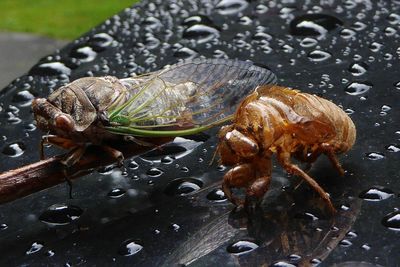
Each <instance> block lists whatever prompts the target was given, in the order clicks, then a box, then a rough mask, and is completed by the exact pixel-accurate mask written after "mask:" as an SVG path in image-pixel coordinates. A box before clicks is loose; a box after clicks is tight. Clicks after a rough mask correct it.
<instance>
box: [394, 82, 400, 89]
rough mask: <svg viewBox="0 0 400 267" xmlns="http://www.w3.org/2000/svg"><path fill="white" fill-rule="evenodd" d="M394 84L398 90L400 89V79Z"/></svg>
mask: <svg viewBox="0 0 400 267" xmlns="http://www.w3.org/2000/svg"><path fill="white" fill-rule="evenodd" d="M394 86H395V87H396V89H397V90H400V81H398V82H395V83H394Z"/></svg>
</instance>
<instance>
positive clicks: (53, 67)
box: [29, 62, 71, 76]
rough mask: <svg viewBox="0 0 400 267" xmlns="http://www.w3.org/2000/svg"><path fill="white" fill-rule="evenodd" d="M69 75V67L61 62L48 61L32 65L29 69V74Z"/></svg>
mask: <svg viewBox="0 0 400 267" xmlns="http://www.w3.org/2000/svg"><path fill="white" fill-rule="evenodd" d="M61 74H64V75H67V76H69V75H71V69H70V68H69V67H67V66H65V64H64V63H61V62H49V63H41V64H38V65H36V66H34V67H33V68H32V69H31V70H30V71H29V75H39V76H52V75H61Z"/></svg>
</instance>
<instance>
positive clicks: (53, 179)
mask: <svg viewBox="0 0 400 267" xmlns="http://www.w3.org/2000/svg"><path fill="white" fill-rule="evenodd" d="M170 141H172V138H156V139H151V140H149V142H151V143H152V144H154V147H148V146H140V145H137V144H134V143H129V144H127V143H117V144H112V146H113V147H114V148H116V149H118V150H119V151H121V152H122V153H123V154H124V156H125V158H129V157H132V156H134V155H139V154H142V153H144V152H146V151H149V150H151V149H153V148H155V147H157V146H161V145H163V144H165V143H167V142H170ZM63 156H64V155H61V156H56V157H52V158H48V159H46V160H41V161H39V162H35V163H32V164H29V165H26V166H23V167H20V168H17V169H14V170H10V171H6V172H3V173H0V204H2V203H6V202H10V201H13V200H16V199H18V198H21V197H24V196H27V195H30V194H32V193H35V192H38V191H40V190H43V189H46V188H49V187H51V186H54V185H57V184H60V183H63V182H65V181H66V176H65V166H64V165H63V164H61V162H60V161H61V159H62V158H63ZM113 162H115V159H114V158H112V157H110V155H107V154H106V153H105V152H104V150H101V148H99V147H96V146H92V147H89V148H88V150H87V151H86V153H85V155H84V156H83V157H82V159H81V160H80V161H79V162H78V163H77V164H75V165H74V166H73V167H72V168H70V169H68V173H69V174H70V173H72V176H69V177H68V178H69V179H75V178H78V177H80V176H83V175H84V174H87V173H89V172H90V171H91V170H93V169H94V168H99V167H101V166H105V165H108V164H112V163H113Z"/></svg>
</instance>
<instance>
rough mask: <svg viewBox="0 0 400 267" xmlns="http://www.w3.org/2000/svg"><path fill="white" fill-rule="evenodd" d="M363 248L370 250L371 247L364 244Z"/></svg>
mask: <svg viewBox="0 0 400 267" xmlns="http://www.w3.org/2000/svg"><path fill="white" fill-rule="evenodd" d="M361 248H362V249H364V250H370V249H371V246H370V245H368V244H364V245H362V246H361Z"/></svg>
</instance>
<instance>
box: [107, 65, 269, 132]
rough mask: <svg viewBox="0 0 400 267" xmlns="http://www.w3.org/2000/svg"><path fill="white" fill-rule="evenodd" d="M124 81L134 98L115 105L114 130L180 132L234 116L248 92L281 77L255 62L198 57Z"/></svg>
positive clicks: (110, 113) (196, 128) (112, 111)
mask: <svg viewBox="0 0 400 267" xmlns="http://www.w3.org/2000/svg"><path fill="white" fill-rule="evenodd" d="M121 82H122V83H123V84H124V86H125V87H127V88H128V91H129V97H128V100H127V101H126V102H125V103H124V104H122V105H119V106H117V107H113V108H112V109H111V110H109V119H110V122H111V123H112V125H113V126H112V127H108V130H109V131H112V132H114V133H121V134H132V135H139V136H141V135H143V136H176V135H184V134H192V133H195V132H198V131H203V130H205V129H207V128H210V127H212V126H214V125H217V124H219V123H222V122H224V121H226V120H229V119H230V118H231V117H232V115H233V114H234V112H235V111H236V108H237V106H238V104H239V103H240V102H241V101H242V99H243V98H244V97H245V96H247V95H248V94H249V93H251V92H252V91H253V90H254V89H255V88H256V87H257V86H259V85H265V84H271V83H275V82H276V76H275V75H274V74H273V73H272V72H271V71H270V70H268V69H265V68H261V67H258V66H255V65H253V64H252V63H251V62H244V61H237V60H225V59H194V60H189V61H184V62H182V63H178V64H175V65H171V66H169V67H166V68H164V69H162V70H160V71H156V72H152V73H149V74H146V75H143V76H140V77H132V78H127V79H122V80H121Z"/></svg>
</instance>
